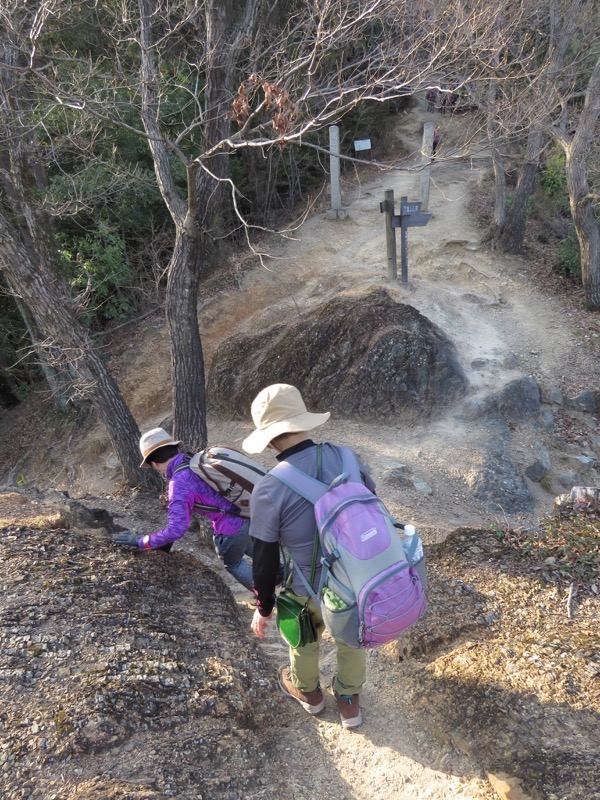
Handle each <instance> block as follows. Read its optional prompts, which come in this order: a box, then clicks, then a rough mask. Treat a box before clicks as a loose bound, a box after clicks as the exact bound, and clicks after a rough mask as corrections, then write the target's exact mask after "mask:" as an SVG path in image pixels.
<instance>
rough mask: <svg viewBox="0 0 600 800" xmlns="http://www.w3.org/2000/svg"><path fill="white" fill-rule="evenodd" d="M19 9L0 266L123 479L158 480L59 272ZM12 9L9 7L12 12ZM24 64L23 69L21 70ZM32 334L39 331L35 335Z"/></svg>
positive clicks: (7, 78)
mask: <svg viewBox="0 0 600 800" xmlns="http://www.w3.org/2000/svg"><path fill="white" fill-rule="evenodd" d="M22 11H23V10H22V8H20V7H18V6H16V5H15V7H14V8H8V9H7V8H5V9H4V12H5V13H4V14H3V16H2V17H1V22H2V27H3V34H4V37H5V39H4V47H3V51H2V56H3V58H2V59H0V107H1V109H2V123H1V126H0V130H1V134H2V136H1V140H0V149H1V151H2V159H0V164H1V166H0V186H1V187H2V204H1V206H0V269H1V270H2V271H3V272H4V274H5V277H6V280H7V283H8V285H9V286H10V287H11V289H12V291H13V293H14V295H15V297H16V298H17V300H18V302H19V303H21V304H24V305H25V306H26V307H27V309H28V311H29V312H30V313H31V315H32V318H33V319H32V320H31V322H32V324H34V325H35V327H36V328H39V329H40V330H41V331H43V334H44V336H45V337H46V339H45V342H41V341H39V340H37V341H36V346H37V347H38V348H39V347H40V346H41V345H42V344H44V345H45V346H46V348H47V350H48V351H50V352H52V351H54V352H59V353H60V356H61V362H62V366H63V367H64V366H65V365H67V366H68V367H69V368H70V369H72V371H73V373H74V374H75V375H76V376H77V379H78V382H79V385H78V390H79V391H80V392H81V393H83V394H85V395H86V396H87V397H89V399H90V400H91V402H92V404H93V405H94V407H95V408H96V410H97V412H98V414H99V417H100V419H101V420H102V421H103V422H104V425H105V427H106V430H107V433H108V435H109V438H110V439H111V442H112V443H113V445H114V447H115V450H116V452H117V454H118V456H119V458H120V460H121V463H122V465H123V469H124V474H125V477H126V479H127V480H128V481H130V482H131V483H134V484H146V485H154V486H158V485H159V482H158V481H156V480H155V478H154V475H152V474H151V473H150V472H149V471H145V470H140V469H139V465H138V462H139V452H138V448H137V441H138V437H139V430H138V427H137V425H136V423H135V421H134V419H133V417H132V415H131V413H130V411H129V409H128V408H127V406H126V405H125V403H124V401H123V399H122V397H121V395H120V392H119V389H118V387H117V385H116V383H115V382H114V380H113V379H112V378H111V376H110V374H109V373H108V371H107V369H106V367H105V365H104V364H103V362H102V360H101V358H100V356H99V355H98V353H97V352H96V351H95V349H94V347H93V345H92V343H91V340H90V337H89V334H88V333H87V331H86V330H85V329H84V328H83V327H82V326H81V325H80V324H79V323H78V322H77V318H76V308H75V306H74V303H73V298H72V297H70V294H69V291H68V289H67V287H66V284H65V283H64V281H63V280H62V279H61V277H60V273H59V270H58V268H57V267H58V265H57V252H56V247H55V246H54V243H53V240H52V225H51V222H50V220H49V218H48V216H47V215H46V214H45V213H44V211H43V208H42V207H41V205H40V204H39V200H38V197H37V191H36V190H37V188H39V181H36V176H37V174H38V173H39V171H40V169H41V168H42V164H41V160H40V150H39V149H38V148H37V147H36V141H35V133H34V130H35V129H34V128H33V127H32V125H31V121H30V119H29V117H28V112H29V110H30V107H29V104H28V99H29V92H28V88H27V86H26V85H23V80H22V76H23V75H24V74H25V72H24V70H23V67H24V66H25V64H24V63H23V62H22V61H20V55H19V49H18V47H16V46H15V44H14V37H15V35H16V34H17V32H18V31H19V29H20V28H21V26H22V25H23V23H25V22H27V15H26V14H24V13H21V12H22ZM9 12H12V13H9ZM20 68H21V69H20ZM36 338H37V336H36Z"/></svg>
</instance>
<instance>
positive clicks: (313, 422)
mask: <svg viewBox="0 0 600 800" xmlns="http://www.w3.org/2000/svg"><path fill="white" fill-rule="evenodd" d="M251 411H252V421H253V422H254V425H255V427H256V430H255V431H254V432H253V433H251V434H250V436H248V437H246V439H244V441H243V442H242V447H243V448H244V450H245V451H246V452H247V453H262V451H263V450H264V449H265V447H266V446H267V445H268V444H269V442H270V441H271V440H272V439H274V438H275V437H276V436H280V435H281V434H282V433H298V432H299V431H312V430H313V428H318V427H319V425H323V424H324V423H325V422H327V420H328V419H329V417H330V416H331V414H330V412H329V411H326V412H325V413H324V414H312V413H310V412H309V411H307V410H306V406H305V405H304V400H303V399H302V395H301V394H300V392H299V391H298V389H296V387H295V386H290V384H289V383H274V384H272V385H271V386H267V388H266V389H263V390H262V392H259V394H257V395H256V397H255V398H254V401H253V403H252V409H251Z"/></svg>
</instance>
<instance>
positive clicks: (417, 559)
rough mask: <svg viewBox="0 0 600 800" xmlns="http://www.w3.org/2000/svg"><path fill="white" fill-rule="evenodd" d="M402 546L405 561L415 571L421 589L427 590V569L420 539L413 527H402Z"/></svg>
mask: <svg viewBox="0 0 600 800" xmlns="http://www.w3.org/2000/svg"><path fill="white" fill-rule="evenodd" d="M402 546H403V547H404V552H405V553H406V560H407V561H408V563H409V564H410V565H411V567H414V568H415V569H416V570H417V574H418V575H419V578H420V579H421V585H422V586H423V589H426V588H427V569H426V567H425V553H424V552H423V542H422V541H421V537H420V536H418V535H417V532H416V530H415V526H414V525H405V526H404V536H403V537H402Z"/></svg>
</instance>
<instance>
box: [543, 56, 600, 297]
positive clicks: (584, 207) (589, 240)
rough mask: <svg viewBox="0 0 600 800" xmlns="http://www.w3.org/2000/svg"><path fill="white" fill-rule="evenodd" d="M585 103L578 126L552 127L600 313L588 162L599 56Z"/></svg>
mask: <svg viewBox="0 0 600 800" xmlns="http://www.w3.org/2000/svg"><path fill="white" fill-rule="evenodd" d="M583 94H584V103H583V108H582V109H581V113H580V114H578V117H577V120H576V123H575V125H574V126H573V127H572V128H570V126H568V125H565V124H563V125H556V126H553V127H552V134H553V136H554V138H555V139H556V140H557V141H558V142H560V145H561V147H562V148H563V150H564V153H565V156H566V174H567V187H568V190H569V203H570V206H571V216H572V218H573V223H574V225H575V231H576V233H577V240H578V241H579V250H580V256H581V277H582V281H583V286H584V289H585V297H586V302H587V305H588V308H589V309H590V310H593V311H600V226H599V224H598V219H597V217H596V213H595V210H594V208H595V207H598V204H599V201H600V194H598V193H594V192H592V191H591V190H590V185H589V181H588V165H587V159H588V156H589V153H590V149H591V147H592V144H593V142H594V141H595V140H597V137H598V120H599V119H600V57H599V58H598V60H597V61H596V64H595V66H594V68H593V70H592V72H591V75H590V78H589V81H588V83H587V86H586V87H585V91H584V93H583Z"/></svg>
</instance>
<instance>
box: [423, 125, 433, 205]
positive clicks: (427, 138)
mask: <svg viewBox="0 0 600 800" xmlns="http://www.w3.org/2000/svg"><path fill="white" fill-rule="evenodd" d="M434 129H435V125H434V123H433V122H426V123H425V125H423V144H422V145H421V164H422V165H423V169H422V170H421V210H422V211H427V210H428V208H429V184H430V178H431V156H432V154H433V131H434Z"/></svg>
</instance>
